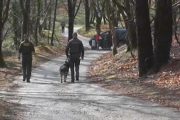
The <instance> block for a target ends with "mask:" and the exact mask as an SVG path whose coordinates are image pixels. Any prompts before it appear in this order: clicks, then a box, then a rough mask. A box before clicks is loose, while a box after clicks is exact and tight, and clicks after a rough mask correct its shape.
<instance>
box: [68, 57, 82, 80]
mask: <svg viewBox="0 0 180 120" xmlns="http://www.w3.org/2000/svg"><path fill="white" fill-rule="evenodd" d="M79 65H80V58H79V56H71V57H70V69H71V82H74V67H75V71H76V80H79Z"/></svg>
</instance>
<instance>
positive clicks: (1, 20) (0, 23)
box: [0, 0, 10, 67]
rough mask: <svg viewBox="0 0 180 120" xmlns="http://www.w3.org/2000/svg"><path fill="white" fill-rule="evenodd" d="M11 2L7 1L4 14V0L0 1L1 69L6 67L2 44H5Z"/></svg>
mask: <svg viewBox="0 0 180 120" xmlns="http://www.w3.org/2000/svg"><path fill="white" fill-rule="evenodd" d="M9 4H10V0H8V1H7V4H6V7H5V11H4V12H3V6H4V0H0V67H6V63H5V61H4V59H3V53H2V42H3V28H4V24H5V22H6V21H7V18H8V12H9Z"/></svg>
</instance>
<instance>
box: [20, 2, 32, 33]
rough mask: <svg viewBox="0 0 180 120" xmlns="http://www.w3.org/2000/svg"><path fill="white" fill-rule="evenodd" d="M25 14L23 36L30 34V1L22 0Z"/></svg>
mask: <svg viewBox="0 0 180 120" xmlns="http://www.w3.org/2000/svg"><path fill="white" fill-rule="evenodd" d="M20 4H21V9H22V13H23V35H24V34H29V15H30V0H20Z"/></svg>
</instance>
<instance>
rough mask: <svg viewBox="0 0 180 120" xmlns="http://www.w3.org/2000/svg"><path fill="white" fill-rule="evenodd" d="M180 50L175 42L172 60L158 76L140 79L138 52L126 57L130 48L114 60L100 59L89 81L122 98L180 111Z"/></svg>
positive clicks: (93, 64)
mask: <svg viewBox="0 0 180 120" xmlns="http://www.w3.org/2000/svg"><path fill="white" fill-rule="evenodd" d="M179 51H180V46H179V44H177V43H176V41H174V42H173V43H172V48H171V59H170V60H169V62H168V64H166V65H165V66H163V67H162V68H161V69H160V72H159V73H157V74H153V75H149V76H147V77H144V78H139V77H138V61H137V51H133V54H134V56H135V58H133V57H132V56H131V54H130V52H127V53H126V46H125V45H123V46H122V47H120V48H119V49H118V54H117V55H115V56H113V55H112V53H111V52H110V53H107V54H104V55H102V56H101V57H99V58H98V59H97V60H96V61H94V62H93V63H92V64H91V67H90V68H89V70H88V72H89V80H90V81H91V82H94V83H97V84H99V85H100V86H102V87H105V88H106V89H109V90H112V91H114V92H116V93H118V94H119V95H125V96H131V97H137V98H140V99H143V100H148V101H152V102H155V103H158V104H161V105H164V106H169V107H174V108H177V109H178V110H180V52H179Z"/></svg>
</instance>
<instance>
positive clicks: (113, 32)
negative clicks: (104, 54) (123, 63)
mask: <svg viewBox="0 0 180 120" xmlns="http://www.w3.org/2000/svg"><path fill="white" fill-rule="evenodd" d="M109 3H110V7H109V12H110V16H109V19H110V29H111V31H112V36H113V55H116V54H117V38H116V36H117V35H116V34H118V33H116V31H115V29H114V27H115V26H116V23H115V21H114V19H115V12H114V10H115V8H114V3H113V1H112V0H109Z"/></svg>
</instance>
